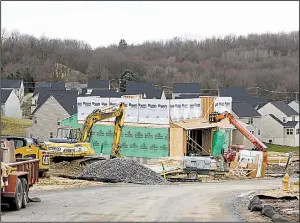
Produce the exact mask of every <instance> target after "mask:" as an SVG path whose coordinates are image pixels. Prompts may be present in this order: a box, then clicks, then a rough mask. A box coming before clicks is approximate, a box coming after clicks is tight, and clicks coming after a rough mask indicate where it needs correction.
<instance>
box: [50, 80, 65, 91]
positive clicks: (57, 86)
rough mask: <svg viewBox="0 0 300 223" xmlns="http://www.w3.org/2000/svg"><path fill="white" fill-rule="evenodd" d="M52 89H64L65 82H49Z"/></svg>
mask: <svg viewBox="0 0 300 223" xmlns="http://www.w3.org/2000/svg"><path fill="white" fill-rule="evenodd" d="M51 89H52V90H66V84H65V83H64V82H62V81H59V82H53V83H51Z"/></svg>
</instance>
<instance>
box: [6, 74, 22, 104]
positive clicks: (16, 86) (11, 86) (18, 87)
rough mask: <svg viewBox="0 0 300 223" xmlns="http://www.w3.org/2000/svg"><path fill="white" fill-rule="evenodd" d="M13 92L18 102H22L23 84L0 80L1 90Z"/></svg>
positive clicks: (17, 81)
mask: <svg viewBox="0 0 300 223" xmlns="http://www.w3.org/2000/svg"><path fill="white" fill-rule="evenodd" d="M2 89H6V90H14V92H15V94H16V95H17V97H18V98H19V101H20V102H22V100H23V98H24V90H25V88H24V83H23V81H22V80H10V79H9V80H8V79H2V80H1V90H2Z"/></svg>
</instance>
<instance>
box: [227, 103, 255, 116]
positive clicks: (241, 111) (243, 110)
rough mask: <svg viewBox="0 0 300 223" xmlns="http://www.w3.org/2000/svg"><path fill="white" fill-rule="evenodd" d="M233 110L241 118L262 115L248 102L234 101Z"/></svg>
mask: <svg viewBox="0 0 300 223" xmlns="http://www.w3.org/2000/svg"><path fill="white" fill-rule="evenodd" d="M232 111H233V112H234V114H236V115H237V116H238V117H239V118H250V117H261V114H259V113H258V111H256V110H255V109H254V108H252V107H251V106H250V105H249V104H247V103H246V102H232Z"/></svg>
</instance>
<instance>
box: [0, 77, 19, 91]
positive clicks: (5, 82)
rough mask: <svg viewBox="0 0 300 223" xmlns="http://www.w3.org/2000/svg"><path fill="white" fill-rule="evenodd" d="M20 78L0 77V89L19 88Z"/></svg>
mask: <svg viewBox="0 0 300 223" xmlns="http://www.w3.org/2000/svg"><path fill="white" fill-rule="evenodd" d="M21 84H22V80H13V79H1V89H3V88H20V87H21Z"/></svg>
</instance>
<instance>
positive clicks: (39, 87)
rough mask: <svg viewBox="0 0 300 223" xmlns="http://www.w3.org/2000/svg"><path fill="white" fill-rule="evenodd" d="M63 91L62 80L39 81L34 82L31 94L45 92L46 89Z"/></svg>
mask: <svg viewBox="0 0 300 223" xmlns="http://www.w3.org/2000/svg"><path fill="white" fill-rule="evenodd" d="M50 90H51V91H65V90H66V87H65V83H64V82H62V81H59V82H53V83H45V82H39V83H36V84H35V88H34V92H33V96H35V95H36V94H38V93H40V92H46V91H50Z"/></svg>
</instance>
